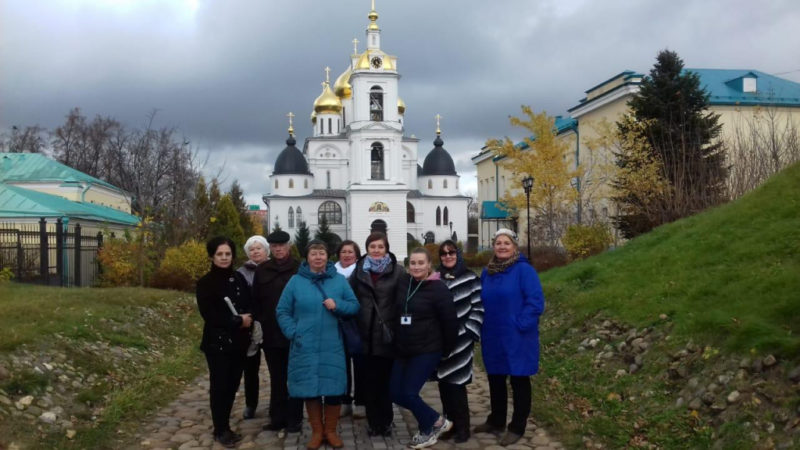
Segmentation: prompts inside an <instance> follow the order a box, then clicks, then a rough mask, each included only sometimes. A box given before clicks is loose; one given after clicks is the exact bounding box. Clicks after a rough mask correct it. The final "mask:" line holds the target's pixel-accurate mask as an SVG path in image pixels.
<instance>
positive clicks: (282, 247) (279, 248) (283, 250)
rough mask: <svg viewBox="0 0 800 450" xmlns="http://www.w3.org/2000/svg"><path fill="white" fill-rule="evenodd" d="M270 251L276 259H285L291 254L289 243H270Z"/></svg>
mask: <svg viewBox="0 0 800 450" xmlns="http://www.w3.org/2000/svg"><path fill="white" fill-rule="evenodd" d="M269 252H270V253H272V256H273V257H274V258H275V259H284V258H286V257H287V256H289V244H288V243H283V244H269Z"/></svg>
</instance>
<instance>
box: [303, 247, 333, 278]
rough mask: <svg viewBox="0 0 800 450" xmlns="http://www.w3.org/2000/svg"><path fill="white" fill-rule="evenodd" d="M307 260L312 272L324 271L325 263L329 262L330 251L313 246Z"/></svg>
mask: <svg viewBox="0 0 800 450" xmlns="http://www.w3.org/2000/svg"><path fill="white" fill-rule="evenodd" d="M306 260H307V261H308V267H309V268H310V269H311V271H312V272H322V270H323V269H325V264H327V263H328V252H326V251H325V250H324V249H321V248H312V249H311V250H309V251H308V256H307V257H306Z"/></svg>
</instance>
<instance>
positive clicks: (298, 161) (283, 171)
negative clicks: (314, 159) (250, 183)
mask: <svg viewBox="0 0 800 450" xmlns="http://www.w3.org/2000/svg"><path fill="white" fill-rule="evenodd" d="M296 143H297V141H295V140H294V137H293V136H289V139H287V140H286V148H285V149H283V151H281V153H280V154H279V155H278V159H277V160H275V168H274V169H273V170H272V174H273V175H311V172H309V170H308V162H307V161H306V158H305V157H304V156H303V152H301V151H300V149H298V148H297V147H295V144H296Z"/></svg>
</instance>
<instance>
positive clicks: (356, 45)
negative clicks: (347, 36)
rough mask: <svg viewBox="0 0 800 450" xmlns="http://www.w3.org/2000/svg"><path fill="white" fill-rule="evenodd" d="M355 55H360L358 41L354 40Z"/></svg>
mask: <svg viewBox="0 0 800 450" xmlns="http://www.w3.org/2000/svg"><path fill="white" fill-rule="evenodd" d="M353 54H354V55H357V54H358V39H353Z"/></svg>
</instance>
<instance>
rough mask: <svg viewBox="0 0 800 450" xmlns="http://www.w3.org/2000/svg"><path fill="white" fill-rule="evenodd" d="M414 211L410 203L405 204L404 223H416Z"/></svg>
mask: <svg viewBox="0 0 800 450" xmlns="http://www.w3.org/2000/svg"><path fill="white" fill-rule="evenodd" d="M415 216H416V211H414V205H412V204H411V202H406V222H408V223H414V222H415V221H416V218H415Z"/></svg>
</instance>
